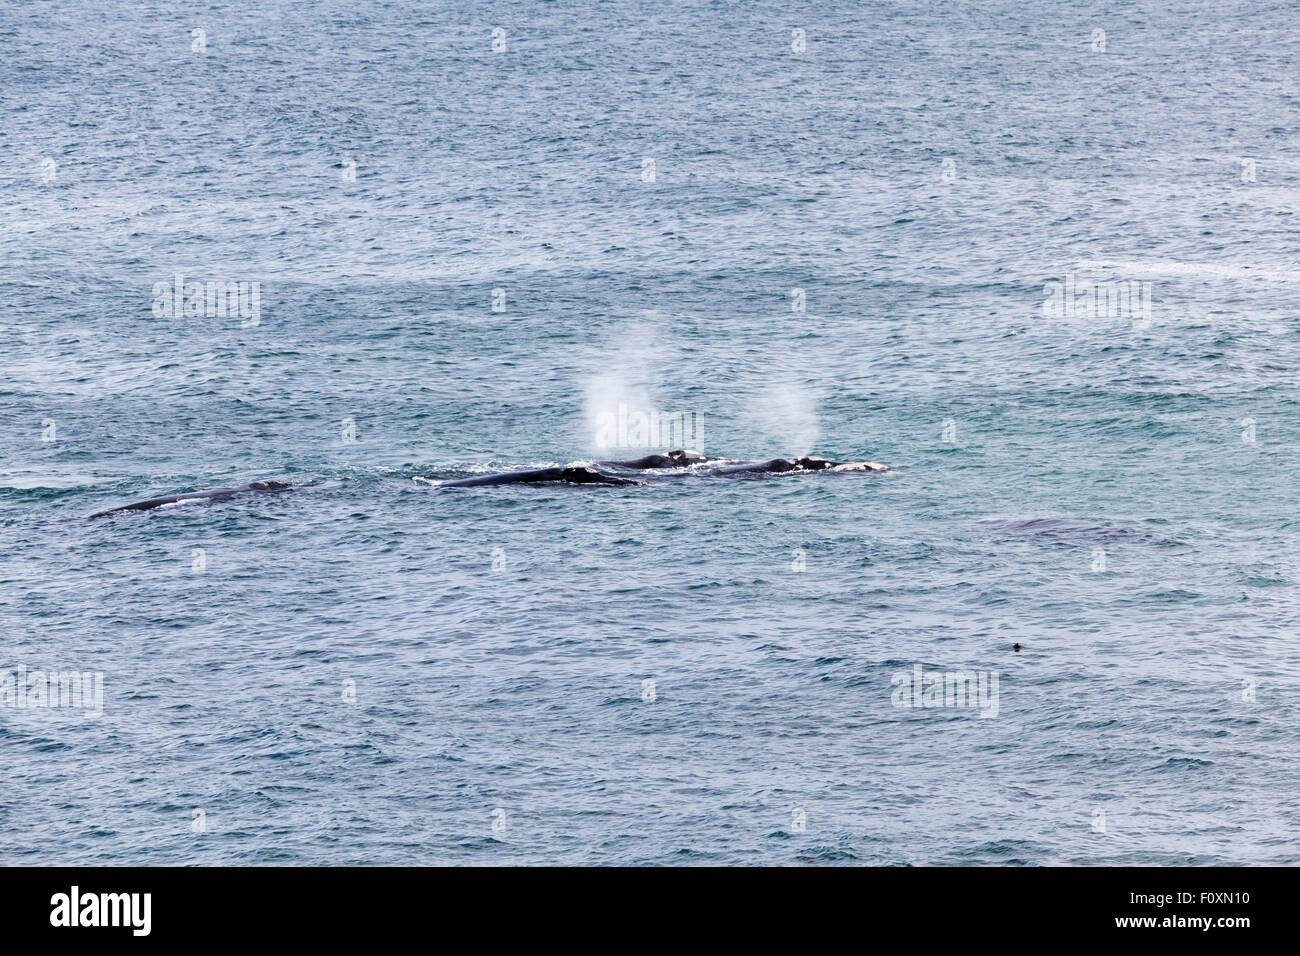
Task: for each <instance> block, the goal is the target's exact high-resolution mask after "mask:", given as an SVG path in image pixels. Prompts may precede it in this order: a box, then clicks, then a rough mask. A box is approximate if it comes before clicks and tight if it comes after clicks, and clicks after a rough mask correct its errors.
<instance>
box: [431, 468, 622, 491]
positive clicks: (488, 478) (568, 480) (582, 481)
mask: <svg viewBox="0 0 1300 956" xmlns="http://www.w3.org/2000/svg"><path fill="white" fill-rule="evenodd" d="M547 482H563V483H564V484H566V485H641V484H645V482H641V481H632V480H631V479H630V478H613V477H611V476H609V475H602V474H601V473H600V472H598V471H597V470H596V469H595V468H592V467H591V466H589V465H588V466H585V467H581V468H539V469H537V470H536V471H508V472H505V473H503V474H500V475H479V476H478V477H477V478H460V479H458V480H456V481H444V482H442V483H441V484H440V485H439V486H438V487H439V488H473V487H478V486H480V485H540V484H544V483H547Z"/></svg>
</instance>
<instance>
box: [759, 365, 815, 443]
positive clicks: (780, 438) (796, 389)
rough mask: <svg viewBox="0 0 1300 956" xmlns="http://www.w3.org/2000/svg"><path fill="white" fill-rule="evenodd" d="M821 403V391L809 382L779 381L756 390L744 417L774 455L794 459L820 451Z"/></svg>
mask: <svg viewBox="0 0 1300 956" xmlns="http://www.w3.org/2000/svg"><path fill="white" fill-rule="evenodd" d="M820 405H821V395H820V393H818V392H817V391H816V390H815V389H813V388H811V387H809V386H808V385H805V384H803V383H799V382H793V381H777V382H774V383H771V384H768V385H765V386H763V387H762V388H760V389H758V390H757V392H755V393H754V395H753V396H752V397H751V399H750V401H749V402H748V403H747V405H746V408H745V411H744V416H745V418H746V419H748V422H749V425H750V427H751V429H752V430H753V432H754V433H755V434H756V436H760V437H761V438H762V439H763V441H764V443H765V445H769V446H771V449H772V453H773V454H778V455H783V456H786V457H792V458H794V457H799V456H801V455H810V454H812V453H813V452H815V451H817V442H818V441H819V440H820V438H821V424H820V421H819V418H818V411H817V410H818V407H819V406H820Z"/></svg>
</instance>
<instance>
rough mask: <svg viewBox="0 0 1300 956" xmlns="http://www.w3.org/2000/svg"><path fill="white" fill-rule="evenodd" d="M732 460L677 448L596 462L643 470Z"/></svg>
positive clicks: (612, 466)
mask: <svg viewBox="0 0 1300 956" xmlns="http://www.w3.org/2000/svg"><path fill="white" fill-rule="evenodd" d="M734 461H735V459H734V458H711V457H709V456H708V455H702V454H700V453H699V452H698V451H690V450H689V449H679V450H677V451H666V452H664V453H663V454H662V455H646V456H645V457H643V458H633V459H631V460H630V461H598V462H596V464H597V465H599V466H601V467H602V468H633V469H637V470H642V471H644V470H649V469H651V468H686V467H688V466H690V465H711V464H730V463H732V462H734Z"/></svg>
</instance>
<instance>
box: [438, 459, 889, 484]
mask: <svg viewBox="0 0 1300 956" xmlns="http://www.w3.org/2000/svg"><path fill="white" fill-rule="evenodd" d="M596 464H597V465H599V466H601V467H603V468H604V467H608V468H629V469H640V470H650V469H670V468H685V467H687V466H689V465H700V464H706V465H716V466H717V467H713V468H707V469H704V470H701V471H699V472H696V474H699V475H703V476H707V477H722V478H730V477H734V476H745V475H772V474H783V473H785V472H809V471H888V470H889V469H888V468H886V467H885V466H884V465H878V464H876V463H875V462H870V461H849V462H844V461H831V460H829V459H827V458H812V457H806V458H794V459H790V458H772V459H770V460H768V461H736V460H735V459H733V458H709V457H707V456H705V455H701V454H699V453H698V452H693V451H670V452H667V453H665V454H662V455H646V456H645V457H644V458H633V459H631V460H630V461H598V462H596ZM674 477H683V476H682V475H680V474H679V475H676V476H674ZM548 482H563V483H564V484H568V485H644V484H646V482H644V481H633V480H632V479H630V478H617V477H614V476H612V475H606V474H602V473H601V472H599V471H597V470H596V469H595V468H593V467H592V466H591V465H585V466H581V467H571V468H541V469H538V470H536V471H508V472H504V473H502V474H499V475H479V476H478V477H475V478H459V479H456V480H454V481H444V482H441V483H439V485H438V487H440V488H472V487H477V486H481V485H537V484H544V483H548Z"/></svg>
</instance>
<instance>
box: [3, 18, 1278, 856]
mask: <svg viewBox="0 0 1300 956" xmlns="http://www.w3.org/2000/svg"><path fill="white" fill-rule="evenodd" d="M1296 15H1297V10H1296V7H1295V6H1294V4H1275V5H1269V4H1265V5H1258V4H1244V3H1236V2H1230V3H1228V4H1226V5H1225V4H1224V3H1209V2H1195V3H1180V4H1176V5H1174V6H1170V5H1168V4H1155V3H1139V4H1129V3H1125V4H1120V3H1099V4H1083V3H1059V4H1024V3H1018V2H1016V3H1012V2H991V3H961V4H954V3H826V2H813V3H809V4H806V5H800V6H793V7H792V6H791V5H789V4H776V3H766V2H759V3H743V4H742V3H723V2H715V3H675V4H658V5H656V4H643V3H633V2H630V0H616V2H605V3H595V2H587V3H573V4H567V3H566V4H561V3H540V4H529V5H512V4H499V3H488V4H478V3H475V4H470V3H440V4H419V5H416V4H404V3H368V2H354V0H348V2H337V3H318V4H310V5H307V4H288V3H283V2H273V3H261V4H249V5H232V4H224V3H210V4H205V5H201V6H198V7H195V8H192V9H189V10H185V11H178V10H177V8H176V7H174V6H173V5H169V4H162V3H122V2H88V0H80V2H56V3H45V4H30V5H29V4H16V3H14V4H7V5H5V6H3V7H0V226H2V227H3V228H0V437H2V438H3V441H0V677H3V673H2V672H3V671H5V670H6V669H7V670H9V671H15V670H16V669H17V668H18V667H20V666H21V667H25V668H27V669H28V670H29V671H54V670H76V671H85V672H102V674H103V712H102V715H100V716H98V717H95V716H88V715H85V714H82V713H79V712H77V711H76V710H75V709H70V708H59V709H50V708H38V707H22V708H20V707H16V706H0V755H3V760H4V763H5V775H4V777H5V781H6V782H5V784H4V786H3V787H0V837H2V839H0V845H2V846H3V849H0V862H4V863H26V864H45V863H51V864H53V863H144V864H164V863H198V864H217V863H302V864H308V863H313V864H341V863H383V864H390V863H414V862H430V863H432V862H441V863H471V864H500V863H541V862H554V863H753V864H788V863H908V864H1008V863H1026V864H1066V863H1082V864H1103V863H1129V864H1137V863H1158V864H1165V863H1168V864H1172V863H1196V864H1212V863H1275V864H1276V863H1296V862H1300V847H1298V846H1297V841H1296V838H1295V833H1296V829H1297V825H1298V824H1300V813H1298V811H1297V798H1296V794H1297V792H1300V774H1298V773H1297V770H1296V764H1295V756H1296V745H1297V731H1296V725H1297V717H1298V716H1300V692H1298V691H1297V679H1298V678H1300V649H1298V648H1297V644H1296V637H1295V633H1296V624H1297V620H1298V618H1300V524H1298V522H1297V520H1296V501H1297V492H1298V490H1300V485H1298V483H1297V479H1296V474H1297V466H1298V465H1300V454H1297V451H1298V448H1300V386H1298V385H1297V382H1296V374H1295V369H1296V367H1297V364H1298V363H1300V314H1298V312H1297V301H1298V300H1300V296H1298V293H1300V285H1297V282H1298V281H1300V264H1298V263H1297V256H1296V251H1295V250H1296V242H1297V238H1298V228H1297V227H1298V225H1300V223H1298V220H1297V212H1298V208H1300V207H1298V206H1297V197H1298V196H1300V156H1297V152H1296V149H1297V145H1300V143H1298V141H1297V127H1296V116H1297V108H1298V107H1300V86H1298V85H1297V81H1296V80H1295V79H1294V63H1295V59H1296V55H1297V53H1298V52H1300V49H1298V47H1300V39H1297V35H1296V33H1295V29H1294V28H1295V22H1296ZM494 28H501V29H503V30H504V35H502V34H497V35H496V43H497V46H498V47H499V46H501V43H502V41H504V49H500V50H495V51H494V49H493V44H494V33H493V31H494ZM194 30H203V31H204V33H203V34H202V36H201V37H199V36H196V35H194V34H192V32H191V31H194ZM796 30H801V31H803V34H802V37H803V43H802V45H801V44H800V42H799V36H798V35H796V34H795V33H794V32H793V31H796ZM1097 30H1102V31H1104V34H1105V36H1104V38H1101V37H1098V36H1096V35H1095V33H1094V31H1097ZM200 40H201V42H200ZM196 45H197V46H198V47H200V49H192V47H194V46H196ZM796 46H801V50H799V51H797V50H796V49H795V47H796ZM647 161H649V162H647ZM651 164H652V165H651ZM651 170H653V176H651ZM177 274H180V275H182V276H184V277H185V280H184V281H199V282H209V281H211V282H244V283H249V284H250V286H249V287H250V288H251V283H254V282H256V283H258V296H259V298H258V300H257V302H258V308H257V310H256V314H255V315H254V314H251V312H252V310H251V308H250V309H249V310H248V311H249V313H250V314H227V315H225V316H208V315H206V314H204V315H198V316H194V315H189V316H187V315H184V314H183V310H182V314H180V315H174V314H163V315H159V314H156V312H155V309H154V308H153V306H154V303H155V299H156V298H157V294H156V292H155V290H154V287H155V284H157V283H170V282H172V281H173V276H175V275H177ZM1067 278H1068V279H1069V281H1070V282H1071V283H1072V284H1076V285H1077V284H1084V283H1088V282H1094V283H1122V284H1125V285H1124V288H1125V289H1127V288H1128V284H1129V283H1138V284H1141V283H1148V285H1144V286H1141V290H1142V292H1143V294H1144V295H1146V296H1148V297H1149V301H1150V304H1151V307H1150V309H1149V313H1148V314H1142V313H1140V312H1138V311H1134V312H1133V313H1132V314H1130V313H1129V312H1125V311H1123V310H1122V309H1121V310H1120V311H1119V312H1118V313H1117V314H1113V310H1111V311H1107V309H1104V308H1102V309H1098V308H1092V307H1090V306H1087V303H1086V302H1085V303H1084V306H1081V307H1080V308H1079V309H1075V310H1072V311H1071V313H1070V314H1065V313H1064V312H1062V313H1060V314H1049V310H1048V309H1046V308H1045V303H1046V300H1047V298H1048V295H1049V293H1048V292H1047V291H1046V290H1048V289H1049V286H1048V283H1050V282H1052V281H1054V280H1059V281H1060V282H1061V283H1062V284H1064V282H1065V281H1066V280H1067ZM1135 288H1136V287H1135ZM497 290H500V291H497ZM795 290H802V297H800V295H799V294H798V293H796V292H795ZM800 298H802V303H803V311H795V309H796V307H797V305H798V303H799V301H800ZM620 404H622V405H624V406H627V407H629V408H631V409H633V410H636V409H656V410H666V411H669V412H683V413H690V414H692V415H694V416H696V419H697V420H698V421H699V422H701V423H702V431H703V436H702V440H701V441H699V442H696V444H699V445H702V446H703V449H704V450H705V451H708V452H711V453H715V454H723V455H731V456H736V457H769V456H772V455H777V454H785V455H789V454H803V453H809V452H812V453H818V454H823V455H826V456H829V457H833V458H837V459H841V460H856V459H862V458H869V459H872V460H875V461H880V462H887V463H889V464H891V465H893V466H894V467H895V469H896V470H895V471H894V472H892V473H889V474H885V475H802V476H785V477H781V478H773V479H770V480H722V479H708V478H704V477H699V476H692V477H683V478H681V479H680V480H658V481H655V482H654V483H653V484H650V485H648V486H646V487H641V488H564V487H556V486H551V487H522V486H521V487H508V488H488V489H462V490H457V491H453V490H450V489H448V490H440V489H439V488H437V487H436V482H437V481H438V480H440V479H444V478H450V477H458V476H464V475H469V474H474V473H478V472H482V471H485V470H497V469H504V468H524V467H542V466H549V465H555V464H566V463H569V462H575V461H587V460H591V459H593V458H596V457H608V456H609V455H610V454H618V455H622V456H624V457H627V456H631V455H634V454H640V453H641V452H642V451H643V450H642V449H632V448H626V449H617V450H615V451H614V452H610V451H609V450H608V449H602V448H600V447H597V442H596V439H595V433H594V427H593V423H594V422H595V421H596V420H597V419H598V418H599V416H601V415H602V414H608V413H610V412H612V411H613V410H616V409H617V408H618V406H619V405H620ZM349 423H350V424H349ZM352 428H354V429H355V440H351V438H352V431H351V429H352ZM261 478H281V479H286V480H292V481H295V482H302V483H307V484H309V485H310V487H309V488H307V489H305V490H301V491H297V492H292V493H288V494H282V495H275V496H262V497H253V498H243V499H239V500H235V501H228V502H223V503H216V504H212V505H188V506H184V507H180V508H173V509H163V510H160V511H154V512H149V513H141V514H127V515H121V516H115V517H112V518H107V519H100V520H97V521H93V522H87V521H84V520H82V519H83V516H85V515H87V514H90V513H91V512H93V511H98V510H100V509H102V508H105V507H108V506H110V505H113V504H117V503H124V502H128V501H132V500H136V499H140V498H146V497H150V496H154V495H164V494H171V493H176V492H182V491H191V490H194V489H197V488H204V487H212V486H217V485H227V484H239V483H243V482H247V481H252V480H256V479H261ZM415 478H428V479H431V480H432V481H433V482H434V484H430V483H428V482H425V481H416V480H413V479H415ZM196 550H197V551H201V562H202V567H201V569H199V570H196V569H195V565H196V561H198V560H199V559H198V558H196ZM797 568H801V570H796V569H797ZM1016 643H1019V644H1021V645H1022V646H1023V649H1022V650H1021V651H1019V652H1016V651H1013V650H1012V645H1013V644H1016ZM918 664H920V665H922V667H923V668H924V669H926V670H935V671H953V670H962V671H971V672H975V671H978V672H981V673H986V674H992V673H994V672H996V673H997V675H998V677H999V683H998V687H999V691H998V701H997V714H996V716H995V717H981V716H980V714H979V712H977V711H974V710H971V709H969V708H967V709H962V708H959V707H944V708H935V709H927V708H908V707H896V706H894V703H895V701H894V699H893V692H894V683H895V679H896V678H897V677H899V675H908V674H911V673H913V672H914V668H915V667H916V665H918ZM647 681H652V682H653V685H649V684H646V683H645V682H647ZM2 689H3V688H2V687H0V690H2ZM0 702H2V701H0Z"/></svg>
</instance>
